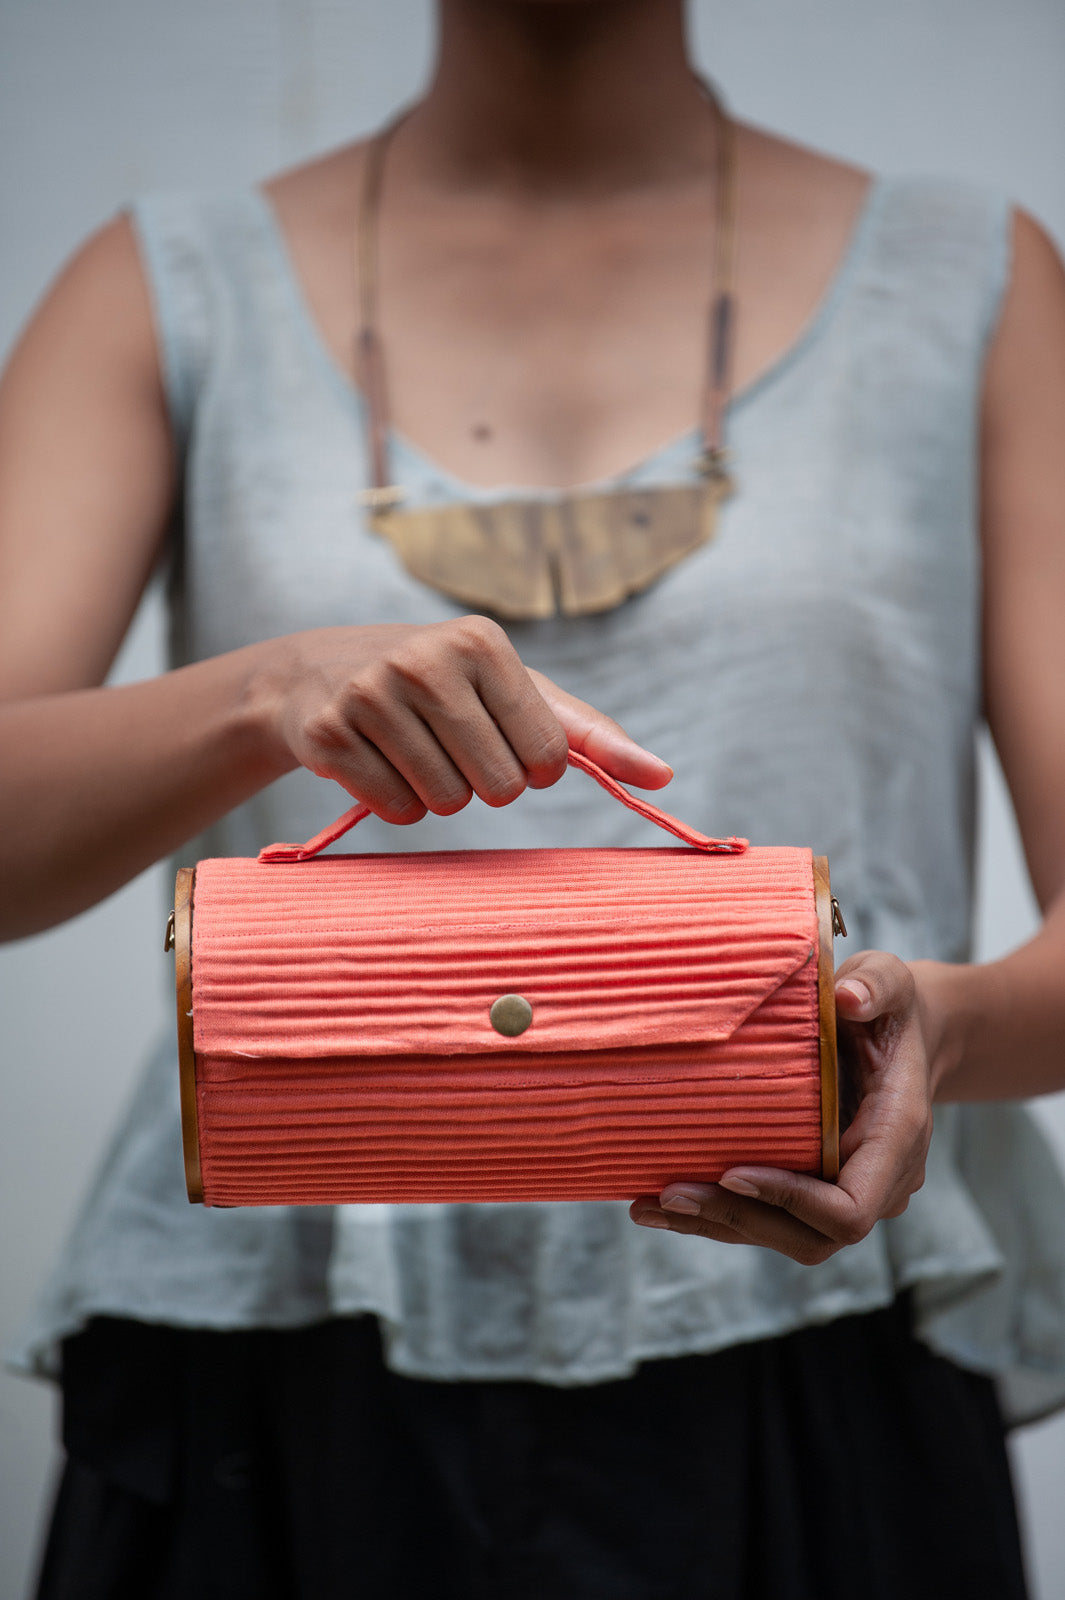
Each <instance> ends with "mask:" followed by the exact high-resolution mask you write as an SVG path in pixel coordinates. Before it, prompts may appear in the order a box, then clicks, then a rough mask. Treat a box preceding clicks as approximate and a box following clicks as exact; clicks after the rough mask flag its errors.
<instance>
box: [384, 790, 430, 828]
mask: <svg viewBox="0 0 1065 1600" xmlns="http://www.w3.org/2000/svg"><path fill="white" fill-rule="evenodd" d="M374 810H375V811H376V812H377V814H378V816H380V817H382V818H383V819H384V820H385V822H394V823H396V824H397V825H398V826H399V827H405V826H406V825H407V824H408V823H411V822H420V821H421V819H422V817H424V816H425V806H424V805H423V803H422V802H421V801H420V800H419V799H418V796H417V795H416V794H414V793H413V792H412V791H411V790H409V789H401V790H393V791H392V792H391V793H389V794H384V795H382V796H381V798H380V800H379V801H378V803H377V805H376V806H375V807H374Z"/></svg>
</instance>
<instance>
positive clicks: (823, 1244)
mask: <svg viewBox="0 0 1065 1600" xmlns="http://www.w3.org/2000/svg"><path fill="white" fill-rule="evenodd" d="M838 1249H839V1245H838V1244H835V1243H834V1242H833V1241H832V1240H831V1239H801V1240H800V1241H799V1242H798V1244H796V1245H795V1246H794V1247H793V1248H792V1250H791V1251H790V1252H789V1254H790V1255H791V1256H792V1257H793V1258H794V1260H796V1261H797V1262H798V1263H799V1265H800V1267H819V1266H820V1265H821V1263H822V1262H824V1261H827V1260H828V1259H829V1257H830V1256H834V1255H835V1253H836V1251H837V1250H838Z"/></svg>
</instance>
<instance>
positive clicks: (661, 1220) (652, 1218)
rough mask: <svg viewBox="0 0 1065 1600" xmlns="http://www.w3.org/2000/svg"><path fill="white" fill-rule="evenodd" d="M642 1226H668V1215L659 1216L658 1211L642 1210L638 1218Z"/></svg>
mask: <svg viewBox="0 0 1065 1600" xmlns="http://www.w3.org/2000/svg"><path fill="white" fill-rule="evenodd" d="M636 1221H637V1222H638V1223H639V1224H640V1227H641V1228H668V1227H669V1219H668V1217H661V1216H659V1214H658V1212H657V1211H641V1212H640V1215H639V1216H638V1217H637V1218H636Z"/></svg>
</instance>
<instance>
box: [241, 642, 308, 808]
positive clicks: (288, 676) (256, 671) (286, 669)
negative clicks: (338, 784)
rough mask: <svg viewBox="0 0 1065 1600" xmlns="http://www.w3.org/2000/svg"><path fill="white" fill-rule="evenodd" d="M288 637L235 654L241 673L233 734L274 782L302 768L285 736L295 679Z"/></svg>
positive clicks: (248, 647)
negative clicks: (291, 685)
mask: <svg viewBox="0 0 1065 1600" xmlns="http://www.w3.org/2000/svg"><path fill="white" fill-rule="evenodd" d="M292 654H293V652H292V647H291V643H290V640H289V639H288V638H287V637H282V638H279V639H264V640H262V641H261V642H260V643H258V644H253V645H248V646H246V647H245V648H244V649H243V650H240V651H237V652H235V659H238V658H239V660H240V668H241V674H240V679H239V683H238V686H237V693H236V696H235V703H234V732H235V734H236V736H237V737H238V738H239V739H240V740H241V741H242V742H243V743H244V744H245V745H246V747H247V749H248V751H249V753H250V756H251V759H252V760H253V761H255V762H256V764H257V765H258V766H260V767H261V768H262V769H263V771H264V773H265V777H264V782H266V783H272V782H273V781H274V779H276V778H280V777H283V776H284V774H285V773H286V772H291V771H292V770H293V768H294V767H297V766H298V765H299V762H298V761H297V760H296V758H295V756H294V755H293V754H292V749H291V746H290V744H289V742H288V740H287V738H286V737H285V734H284V715H283V713H284V707H285V705H286V704H287V700H288V696H287V695H286V692H285V689H286V685H288V684H289V683H290V682H291V680H292V677H293V665H292Z"/></svg>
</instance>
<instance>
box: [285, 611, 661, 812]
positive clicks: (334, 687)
mask: <svg viewBox="0 0 1065 1600" xmlns="http://www.w3.org/2000/svg"><path fill="white" fill-rule="evenodd" d="M267 649H268V655H267V660H266V663H265V674H264V681H265V684H266V688H267V696H266V700H267V713H266V714H267V726H268V729H269V733H270V736H271V737H272V738H273V740H274V741H275V746H276V749H277V753H278V757H279V760H281V761H282V762H283V764H284V765H285V766H294V765H297V764H298V765H301V766H304V767H307V768H309V769H310V771H312V772H314V773H317V774H318V775H319V776H320V777H324V778H332V779H335V781H336V782H337V783H340V784H342V785H343V786H344V788H345V789H347V790H348V792H349V793H350V794H352V795H354V796H355V797H356V798H357V799H359V800H362V801H364V802H365V804H367V805H368V806H370V807H371V809H372V810H373V811H375V812H376V813H377V814H378V816H380V817H383V818H384V819H385V820H386V821H388V822H393V823H410V822H417V821H418V820H419V819H420V818H421V817H424V816H425V814H426V812H428V811H432V812H436V813H437V814H439V815H441V816H448V815H451V814H452V813H453V812H456V811H460V810H461V809H462V807H463V806H465V805H466V804H467V803H468V802H469V800H470V799H471V798H472V796H473V795H475V794H476V795H478V796H479V797H480V799H482V800H483V801H485V802H486V803H487V804H488V805H491V806H504V805H508V804H509V803H510V802H511V801H512V800H515V799H517V797H518V795H519V794H521V793H522V791H523V790H524V789H526V788H533V789H543V788H546V787H548V786H549V785H550V784H553V783H556V782H557V781H558V779H559V778H561V776H562V774H563V773H564V771H565V770H566V756H567V751H568V749H569V748H570V747H571V746H572V747H573V748H574V749H577V750H580V751H582V752H583V753H584V754H586V755H588V756H590V757H592V759H593V760H595V761H596V762H598V764H599V765H600V766H602V767H604V768H605V769H606V770H607V771H608V772H609V773H610V774H611V775H612V776H613V777H615V778H618V779H620V780H621V781H622V782H626V783H632V784H635V785H637V786H638V787H639V788H644V789H659V788H661V787H662V786H663V785H664V784H666V783H668V782H669V780H670V778H671V776H672V772H671V770H670V768H669V767H668V766H667V765H666V763H665V762H664V761H660V760H659V759H658V757H657V756H653V755H651V754H650V753H649V752H648V751H646V750H643V749H642V748H641V747H640V746H639V745H637V744H635V743H634V742H633V740H631V739H630V738H629V737H628V735H627V734H626V733H625V732H624V731H623V730H622V729H621V728H620V727H619V726H618V724H617V723H616V722H613V721H612V720H611V719H610V718H609V717H607V716H605V715H604V714H603V713H602V712H600V711H596V710H595V709H594V708H593V707H592V706H589V705H587V704H585V702H584V701H583V700H577V699H575V698H574V697H573V696H572V695H569V694H566V693H565V691H564V690H562V689H560V688H559V687H558V686H557V685H556V684H554V683H552V682H551V680H550V679H549V678H545V677H544V676H543V675H542V674H541V673H537V672H530V671H529V670H528V669H527V668H526V667H525V666H524V665H523V663H522V661H521V659H520V657H519V656H518V654H517V652H516V651H515V649H514V646H513V645H512V644H511V642H510V639H509V638H508V637H507V634H506V633H505V632H504V630H503V629H502V628H501V627H500V626H499V625H498V624H497V623H495V622H492V621H491V620H490V619H489V618H487V617H481V616H467V617H459V618H456V619H455V620H454V621H450V622H438V623H431V624H428V625H425V626H413V625H412V626H406V625H402V624H383V625H379V626H372V627H360V628H321V629H315V630H313V631H310V632H306V633H299V634H293V635H290V636H289V637H287V638H284V639H278V640H274V641H271V643H270V645H269V647H267Z"/></svg>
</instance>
